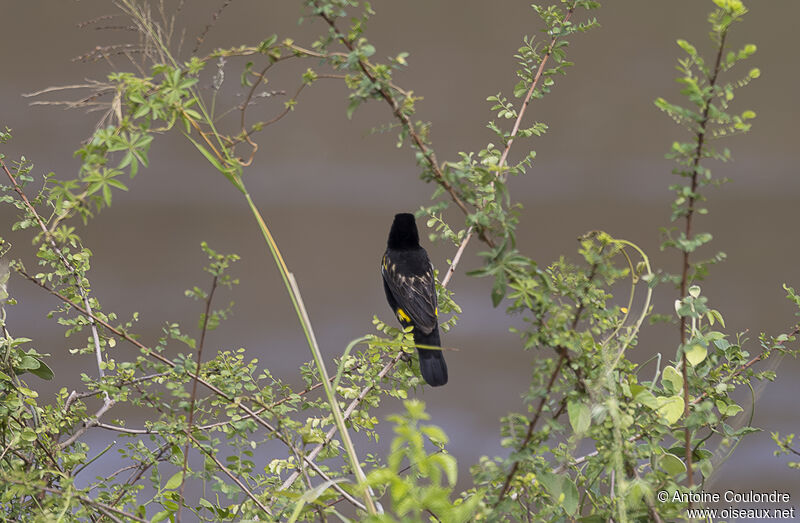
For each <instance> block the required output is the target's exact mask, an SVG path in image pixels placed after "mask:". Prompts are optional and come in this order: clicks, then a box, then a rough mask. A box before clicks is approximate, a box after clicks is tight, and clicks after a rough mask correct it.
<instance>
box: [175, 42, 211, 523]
mask: <svg viewBox="0 0 800 523" xmlns="http://www.w3.org/2000/svg"><path fill="white" fill-rule="evenodd" d="M198 45H199V42H198ZM218 281H219V278H218V276H216V275H215V276H214V278H213V279H212V281H211V290H210V291H209V293H208V296H206V304H205V305H206V310H205V312H204V313H203V326H202V328H201V329H200V343H199V344H198V346H197V366H196V368H195V377H194V379H193V380H192V396H191V400H190V401H189V423H188V428H187V429H186V431H187V433H189V432H192V427H193V425H194V405H195V401H196V400H197V377H198V376H200V369H201V366H202V364H203V346H204V344H205V341H206V333H207V332H208V317H209V315H210V314H211V301H212V300H213V299H214V291H216V290H217V282H218ZM188 466H189V442H188V441H187V442H186V446H185V447H184V449H183V470H182V474H181V486H180V489H179V490H178V496H179V497H180V498H181V499H183V491H184V490H183V489H184V485H185V484H186V483H185V481H186V469H187V468H188ZM182 505H183V504H180V505H178V513H177V514H176V519H177V521H178V523H180V521H181V508H182Z"/></svg>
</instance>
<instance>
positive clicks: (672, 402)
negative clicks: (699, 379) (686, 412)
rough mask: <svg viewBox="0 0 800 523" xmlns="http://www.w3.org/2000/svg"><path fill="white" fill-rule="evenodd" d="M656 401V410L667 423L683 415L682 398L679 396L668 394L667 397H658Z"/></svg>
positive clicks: (669, 423) (670, 423)
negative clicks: (657, 405)
mask: <svg viewBox="0 0 800 523" xmlns="http://www.w3.org/2000/svg"><path fill="white" fill-rule="evenodd" d="M658 402H659V403H660V405H659V407H658V410H657V411H656V412H657V413H658V415H659V416H661V418H662V419H663V420H664V421H666V422H667V424H668V425H672V424H674V423H675V422H676V421H678V420H679V419H681V416H682V415H683V398H681V397H680V396H670V397H667V398H658Z"/></svg>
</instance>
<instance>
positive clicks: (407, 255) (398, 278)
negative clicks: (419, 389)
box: [381, 213, 447, 387]
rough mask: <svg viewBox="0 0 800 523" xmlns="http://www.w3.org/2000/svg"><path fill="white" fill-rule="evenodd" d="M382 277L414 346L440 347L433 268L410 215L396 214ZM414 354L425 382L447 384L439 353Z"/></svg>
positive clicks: (385, 288)
mask: <svg viewBox="0 0 800 523" xmlns="http://www.w3.org/2000/svg"><path fill="white" fill-rule="evenodd" d="M381 275H382V276H383V290H384V291H386V299H387V300H388V301H389V306H390V307H391V308H392V312H394V314H395V316H397V319H398V320H399V321H400V324H401V325H402V326H403V327H408V326H409V325H413V327H414V331H413V332H414V343H416V344H417V345H432V346H435V347H441V346H442V343H441V340H440V339H439V319H438V314H439V308H438V304H437V299H436V280H435V277H434V274H433V265H431V261H430V259H429V258H428V253H427V252H425V249H423V248H422V247H421V246H420V244H419V233H418V232H417V224H416V222H415V221H414V215H413V214H408V213H401V214H397V215H395V217H394V222H393V223H392V228H391V230H390V231H389V240H388V242H387V245H386V252H385V253H384V255H383V260H382V262H381ZM417 353H418V354H419V369H420V372H421V373H422V377H423V378H424V379H425V381H426V382H427V383H428V384H429V385H432V386H434V387H438V386H440V385H444V384H445V383H447V365H446V364H445V362H444V355H443V354H442V351H441V350H435V349H421V348H417Z"/></svg>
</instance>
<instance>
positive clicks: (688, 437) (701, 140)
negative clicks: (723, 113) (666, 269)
mask: <svg viewBox="0 0 800 523" xmlns="http://www.w3.org/2000/svg"><path fill="white" fill-rule="evenodd" d="M726 36H727V31H725V32H723V33H722V37H721V38H720V42H719V50H718V51H717V59H716V61H715V63H714V72H713V73H712V75H711V78H710V79H709V82H708V86H709V88H710V90H709V98H708V99H707V100H706V101H705V107H703V117H702V120H700V124H699V129H698V131H697V148H696V149H695V155H694V160H693V163H692V183H691V192H690V194H689V201H688V203H687V207H686V229H685V235H686V240H687V241H688V240H689V239H691V236H692V217H693V216H694V211H695V208H694V205H695V202H696V201H697V197H696V193H697V187H698V170H699V168H700V160H701V159H702V157H703V145H704V144H705V137H706V128H707V126H708V120H709V111H710V110H711V101H712V100H713V98H714V96H715V92H714V91H715V87H716V84H717V75H718V74H719V71H720V63H721V61H722V53H723V51H724V50H725V37H726ZM689 254H690V253H689V251H688V250H684V251H683V268H682V273H681V296H680V297H681V299H683V298H684V297H685V296H686V292H687V287H688V285H689V269H690V267H691V263H690V262H689ZM686 321H687V318H686V316H681V321H680V339H681V345H682V346H684V345H685V344H686ZM681 372H682V374H683V417H684V419H688V417H689V362H688V360H687V358H686V351H683V353H682V354H681ZM683 439H684V441H683V444H684V450H685V458H686V477H687V483H688V487H689V488H690V489H691V488H692V487H693V486H694V470H693V464H692V434H691V430H690V429H689V426H688V425H687V426H686V428H685V429H684V431H683ZM691 506H692V503H691V501H690V502H689V508H691Z"/></svg>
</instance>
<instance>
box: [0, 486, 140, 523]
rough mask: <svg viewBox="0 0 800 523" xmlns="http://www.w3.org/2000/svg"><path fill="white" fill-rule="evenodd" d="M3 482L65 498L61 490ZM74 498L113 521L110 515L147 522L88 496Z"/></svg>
mask: <svg viewBox="0 0 800 523" xmlns="http://www.w3.org/2000/svg"><path fill="white" fill-rule="evenodd" d="M3 481H8V482H9V483H14V484H15V485H23V486H26V487H33V488H35V489H38V490H41V491H43V492H47V493H49V494H55V495H57V496H62V497H66V493H65V492H64V491H63V490H58V489H54V488H50V487H45V486H41V485H36V484H35V483H30V482H22V481H19V480H16V479H14V478H8V477H6V478H3ZM71 495H73V496H75V495H74V494H71ZM75 497H76V498H77V499H78V500H79V501H80V502H81V503H83V504H85V505H89V506H91V507H94V509H95V510H98V511H100V512H102V513H103V515H105V516H107V517H110V518H112V519H114V520H115V521H119V520H117V519H116V518H115V517H113V516H112V515H111V514H110V513H113V514H118V515H120V516H122V517H124V518H128V519H130V520H132V521H141V522H142V523H147V520H144V519H142V518H139V517H137V516H134V515H133V514H131V513H130V512H125V511H124V510H120V509H118V508H117V507H114V506H112V505H107V504H105V503H101V502H100V501H97V500H94V499H92V498H90V497H88V496H82V495H77V496H75Z"/></svg>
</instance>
